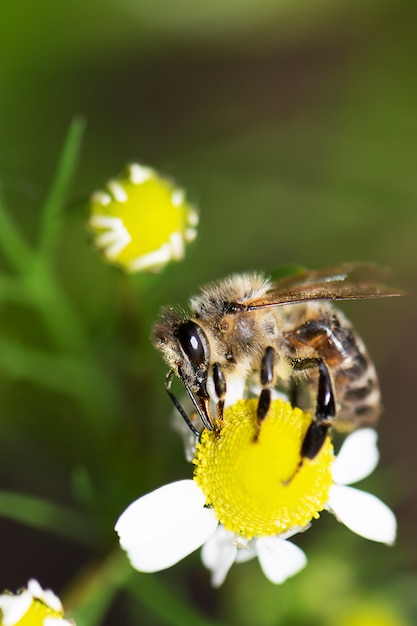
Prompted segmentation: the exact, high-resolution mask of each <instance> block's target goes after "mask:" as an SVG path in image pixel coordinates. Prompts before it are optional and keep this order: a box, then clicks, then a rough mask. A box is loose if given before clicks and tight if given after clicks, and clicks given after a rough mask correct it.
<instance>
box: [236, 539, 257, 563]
mask: <svg viewBox="0 0 417 626" xmlns="http://www.w3.org/2000/svg"><path fill="white" fill-rule="evenodd" d="M255 556H256V539H252V540H251V541H249V542H248V544H247V545H246V546H244V547H243V546H242V547H240V548H239V549H238V551H237V555H236V563H246V561H250V560H251V559H254V558H255Z"/></svg>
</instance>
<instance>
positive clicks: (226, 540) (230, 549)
mask: <svg viewBox="0 0 417 626" xmlns="http://www.w3.org/2000/svg"><path fill="white" fill-rule="evenodd" d="M233 539H234V534H233V533H231V532H229V531H227V530H225V529H224V527H223V526H219V527H218V528H217V530H216V532H215V533H214V535H213V536H212V537H211V538H210V539H209V540H208V541H207V543H205V544H204V546H203V549H202V551H201V559H202V561H203V563H204V565H205V566H206V567H207V569H209V570H211V584H212V585H213V587H220V585H222V584H223V582H224V580H225V578H226V576H227V573H228V571H229V569H230V568H231V567H232V565H233V563H234V562H235V559H236V555H237V552H238V549H237V547H236V544H235V543H233Z"/></svg>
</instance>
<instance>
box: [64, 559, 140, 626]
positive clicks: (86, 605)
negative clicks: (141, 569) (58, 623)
mask: <svg viewBox="0 0 417 626" xmlns="http://www.w3.org/2000/svg"><path fill="white" fill-rule="evenodd" d="M131 575H132V568H131V567H130V565H129V563H128V562H127V560H126V558H125V556H124V554H123V553H122V552H121V550H117V551H115V552H112V553H111V554H110V555H109V556H107V557H105V558H104V559H99V560H98V559H96V560H95V561H94V562H93V563H91V564H90V565H89V566H88V567H87V568H85V569H84V570H83V571H82V572H81V575H79V576H78V577H77V578H76V579H75V581H74V582H73V583H72V585H71V586H70V588H69V590H68V592H67V593H66V594H65V595H64V606H65V609H66V613H67V614H68V616H70V617H73V618H74V619H75V622H76V624H77V626H100V624H102V623H103V619H104V617H105V615H106V613H107V611H108V609H109V606H110V605H111V603H112V602H113V600H114V597H115V595H116V594H117V593H118V592H119V590H120V589H121V587H122V586H123V585H124V584H125V583H126V580H127V579H128V578H129V576H131Z"/></svg>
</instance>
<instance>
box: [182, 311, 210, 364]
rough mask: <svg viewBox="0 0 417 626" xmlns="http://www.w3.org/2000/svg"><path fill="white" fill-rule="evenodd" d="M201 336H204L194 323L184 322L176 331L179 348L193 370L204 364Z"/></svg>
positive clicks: (204, 353) (203, 348)
mask: <svg viewBox="0 0 417 626" xmlns="http://www.w3.org/2000/svg"><path fill="white" fill-rule="evenodd" d="M202 336H204V333H203V330H202V329H201V327H200V326H199V325H198V324H196V323H195V322H184V324H181V326H179V327H178V330H177V337H178V341H179V343H180V346H181V348H182V349H183V351H184V354H185V355H186V356H187V357H188V359H189V361H190V363H191V365H193V366H194V367H195V368H197V367H201V366H202V365H204V363H205V362H206V350H205V347H204V344H203V341H202Z"/></svg>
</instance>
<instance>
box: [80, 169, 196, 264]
mask: <svg viewBox="0 0 417 626" xmlns="http://www.w3.org/2000/svg"><path fill="white" fill-rule="evenodd" d="M197 225H198V213H197V211H196V210H195V209H194V208H193V207H192V206H191V205H190V204H189V203H188V202H187V200H186V198H185V194H184V191H183V190H182V189H179V188H178V187H176V186H175V185H174V184H173V183H172V182H171V181H169V180H167V179H165V178H163V177H161V176H160V175H159V174H158V173H157V172H155V171H154V170H152V169H151V168H149V167H144V166H141V165H138V164H132V165H130V166H129V168H128V169H127V172H126V173H124V174H123V175H121V176H120V177H119V178H117V179H113V180H111V181H109V182H108V183H107V187H106V189H105V190H104V191H96V192H95V193H94V194H93V195H92V197H91V201H90V218H89V227H90V230H91V232H92V233H93V236H94V243H95V245H96V246H97V248H99V249H100V250H101V252H102V253H103V256H104V258H105V259H106V260H107V261H109V262H110V263H115V264H117V265H120V266H122V267H124V268H125V269H126V270H127V271H129V272H138V271H157V270H160V269H161V268H162V267H163V266H164V265H165V264H166V263H168V262H170V261H178V260H180V259H182V258H183V256H184V252H185V245H186V244H187V243H188V242H190V241H192V240H193V239H194V238H195V236H196V234H197V231H196V227H197Z"/></svg>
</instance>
